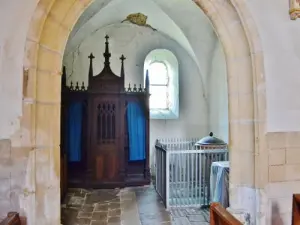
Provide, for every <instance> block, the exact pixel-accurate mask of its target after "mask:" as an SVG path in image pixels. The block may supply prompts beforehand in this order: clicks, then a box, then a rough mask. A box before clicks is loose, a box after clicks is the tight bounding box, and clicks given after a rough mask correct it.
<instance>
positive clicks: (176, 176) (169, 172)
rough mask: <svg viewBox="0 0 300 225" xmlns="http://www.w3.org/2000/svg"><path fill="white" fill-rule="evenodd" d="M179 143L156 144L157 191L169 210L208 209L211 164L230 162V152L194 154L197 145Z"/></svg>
mask: <svg viewBox="0 0 300 225" xmlns="http://www.w3.org/2000/svg"><path fill="white" fill-rule="evenodd" d="M180 141H181V142H179V143H177V144H176V143H174V142H173V143H171V142H168V143H167V144H164V143H161V142H160V141H159V140H157V141H156V145H155V148H156V184H155V188H156V191H157V192H158V194H159V195H160V196H161V198H162V200H163V202H164V204H165V206H166V208H169V207H191V206H196V207H198V206H199V207H205V206H209V203H210V168H211V164H212V163H213V162H216V161H227V160H228V151H227V149H213V150H195V148H194V143H195V142H191V141H182V140H180Z"/></svg>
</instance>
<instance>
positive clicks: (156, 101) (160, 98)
mask: <svg viewBox="0 0 300 225" xmlns="http://www.w3.org/2000/svg"><path fill="white" fill-rule="evenodd" d="M167 93H168V87H167V86H150V94H151V96H150V99H149V103H150V108H152V109H167V108H168V98H167Z"/></svg>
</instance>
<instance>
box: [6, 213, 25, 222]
mask: <svg viewBox="0 0 300 225" xmlns="http://www.w3.org/2000/svg"><path fill="white" fill-rule="evenodd" d="M0 225H26V219H25V218H24V217H20V216H19V213H17V212H9V213H7V216H6V218H5V219H4V220H2V221H1V222H0Z"/></svg>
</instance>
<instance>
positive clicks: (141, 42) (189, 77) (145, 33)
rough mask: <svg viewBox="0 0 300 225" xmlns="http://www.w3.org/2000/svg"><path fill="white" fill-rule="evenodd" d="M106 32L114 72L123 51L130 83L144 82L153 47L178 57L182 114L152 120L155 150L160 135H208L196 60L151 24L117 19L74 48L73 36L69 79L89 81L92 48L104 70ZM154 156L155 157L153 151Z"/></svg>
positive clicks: (67, 59) (67, 60)
mask: <svg viewBox="0 0 300 225" xmlns="http://www.w3.org/2000/svg"><path fill="white" fill-rule="evenodd" d="M106 34H107V35H109V36H110V39H109V43H110V52H111V54H112V57H111V67H112V70H113V71H114V73H115V74H118V75H119V74H120V65H121V62H120V60H119V58H120V56H121V54H124V55H125V57H126V60H125V74H126V75H125V84H126V86H127V85H128V83H131V84H134V83H136V84H140V83H142V84H143V76H144V75H143V71H144V60H145V58H146V56H147V54H148V53H149V52H151V51H152V50H153V49H157V48H164V49H168V50H170V51H172V52H173V53H174V54H175V56H176V57H177V59H178V62H179V101H180V102H179V105H180V117H179V119H175V120H151V122H150V149H151V150H152V151H153V149H154V143H155V140H156V139H157V138H160V137H163V138H169V137H202V136H204V135H207V132H208V130H207V126H208V117H207V112H208V104H207V100H206V99H204V97H203V96H204V95H203V88H202V85H201V77H200V74H199V70H198V67H197V65H196V63H195V62H194V61H193V60H192V59H191V57H190V56H189V54H188V53H187V52H186V51H185V50H184V49H183V48H182V47H181V46H180V45H179V44H178V43H177V42H175V41H174V40H172V39H170V38H169V37H167V36H165V35H163V34H162V33H159V32H157V31H153V30H152V29H150V28H145V27H139V26H136V25H132V24H126V23H118V24H113V25H110V26H106V27H104V28H101V29H99V30H98V31H97V32H95V33H93V34H92V35H89V36H87V37H86V39H84V41H83V42H82V43H81V44H80V45H79V46H77V47H73V48H72V49H68V48H69V46H73V45H72V44H71V43H72V40H70V41H69V44H68V46H67V51H66V52H67V53H68V54H66V55H65V56H64V65H65V66H66V69H67V74H68V77H69V78H68V80H67V82H68V83H70V81H71V80H72V81H73V82H76V81H79V82H80V83H81V82H82V81H84V82H85V83H87V79H88V69H89V60H88V58H87V56H88V55H89V54H90V53H91V52H93V54H94V55H95V57H96V58H95V59H94V74H98V73H99V72H101V70H102V69H103V62H104V58H103V52H104V41H105V39H104V36H105V35H106ZM194 96H197V98H194ZM195 99H197V100H195ZM151 157H152V159H153V154H151ZM152 162H153V161H152Z"/></svg>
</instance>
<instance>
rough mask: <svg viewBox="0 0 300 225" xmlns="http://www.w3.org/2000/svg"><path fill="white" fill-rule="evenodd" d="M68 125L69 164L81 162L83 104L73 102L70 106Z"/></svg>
mask: <svg viewBox="0 0 300 225" xmlns="http://www.w3.org/2000/svg"><path fill="white" fill-rule="evenodd" d="M68 110H69V112H68V125H67V137H68V138H67V139H68V140H67V150H68V160H69V162H79V161H80V160H81V139H82V111H83V103H82V102H73V103H71V104H70V106H69V109H68Z"/></svg>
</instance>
